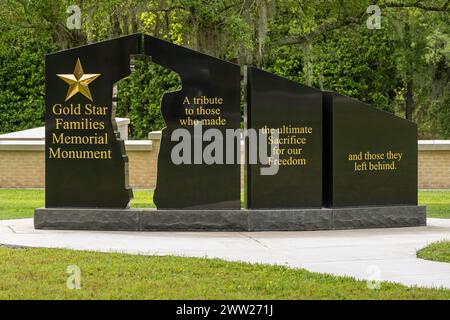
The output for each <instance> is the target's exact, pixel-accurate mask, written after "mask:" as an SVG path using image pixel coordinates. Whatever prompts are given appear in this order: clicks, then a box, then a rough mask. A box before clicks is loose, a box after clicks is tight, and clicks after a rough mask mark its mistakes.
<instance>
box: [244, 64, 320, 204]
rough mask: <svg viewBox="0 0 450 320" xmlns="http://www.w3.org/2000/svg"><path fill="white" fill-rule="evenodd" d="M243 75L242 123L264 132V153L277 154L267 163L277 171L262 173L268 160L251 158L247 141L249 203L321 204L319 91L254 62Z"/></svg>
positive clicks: (247, 192)
mask: <svg viewBox="0 0 450 320" xmlns="http://www.w3.org/2000/svg"><path fill="white" fill-rule="evenodd" d="M246 80H247V99H246V100H247V108H246V123H247V125H246V127H247V128H248V129H254V130H255V131H256V132H258V133H263V134H266V135H267V151H268V154H269V155H278V159H276V158H274V157H270V158H269V163H268V164H269V165H273V164H275V165H277V166H278V172H277V173H276V174H274V175H263V174H262V173H261V168H262V167H266V166H267V165H263V164H261V162H260V161H258V162H257V163H249V162H251V159H250V156H249V154H250V153H251V150H250V147H251V146H250V145H249V143H247V147H246V152H247V172H246V179H247V191H246V199H247V207H248V208H258V209H263V208H314V207H316V208H320V207H322V92H321V91H320V90H317V89H314V88H311V87H307V86H304V85H301V84H298V83H295V82H293V81H290V80H288V79H285V78H282V77H279V76H276V75H274V74H271V73H269V72H265V71H263V70H260V69H258V68H254V67H247V72H246ZM272 132H275V133H277V134H278V139H277V138H276V137H274V136H273V134H272ZM258 136H259V137H260V139H261V138H262V137H261V136H260V135H258ZM249 139H250V138H249ZM253 145H255V142H253ZM258 146H259V143H258Z"/></svg>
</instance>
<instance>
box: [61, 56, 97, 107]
mask: <svg viewBox="0 0 450 320" xmlns="http://www.w3.org/2000/svg"><path fill="white" fill-rule="evenodd" d="M57 76H58V77H59V78H61V79H62V80H64V81H65V82H67V83H68V84H69V90H68V91H67V96H66V101H67V100H69V99H70V98H72V97H73V96H74V95H76V94H77V93H78V92H79V93H81V94H82V95H83V96H85V97H86V98H88V99H89V100H91V101H92V96H91V91H89V87H88V84H89V83H91V82H92V81H94V80H95V79H97V78H98V77H99V76H100V74H85V73H84V72H83V67H82V66H81V62H80V58H78V60H77V63H76V65H75V70H74V71H73V74H57Z"/></svg>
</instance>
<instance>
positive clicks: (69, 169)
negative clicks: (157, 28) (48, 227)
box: [45, 34, 141, 208]
mask: <svg viewBox="0 0 450 320" xmlns="http://www.w3.org/2000/svg"><path fill="white" fill-rule="evenodd" d="M140 43H141V35H140V34H135V35H130V36H126V37H121V38H117V39H114V40H108V41H104V42H99V43H96V44H90V45H86V46H82V47H78V48H74V49H70V50H65V51H60V52H56V53H52V54H48V55H47V56H46V65H45V72H46V74H45V76H46V111H45V134H46V137H45V187H46V193H45V204H46V207H47V208H55V207H78V208H86V207H90V208H126V207H127V206H128V204H129V202H130V199H131V198H132V190H131V189H130V187H129V186H128V158H127V156H126V153H125V146H124V142H123V140H121V139H120V137H119V133H118V129H117V124H116V122H115V105H114V103H113V88H114V85H115V83H116V82H118V81H119V80H121V79H123V78H125V77H127V76H128V75H129V74H130V55H132V54H138V53H139V52H140Z"/></svg>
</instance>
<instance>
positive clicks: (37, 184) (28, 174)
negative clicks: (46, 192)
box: [0, 150, 45, 188]
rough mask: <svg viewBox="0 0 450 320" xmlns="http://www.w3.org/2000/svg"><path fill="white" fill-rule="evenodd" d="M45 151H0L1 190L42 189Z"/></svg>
mask: <svg viewBox="0 0 450 320" xmlns="http://www.w3.org/2000/svg"><path fill="white" fill-rule="evenodd" d="M44 179H45V175H44V150H42V151H40V150H31V151H19V150H17V151H16V150H7V151H3V150H0V188H42V187H43V186H44Z"/></svg>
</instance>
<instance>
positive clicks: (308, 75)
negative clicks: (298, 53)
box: [302, 40, 313, 86]
mask: <svg viewBox="0 0 450 320" xmlns="http://www.w3.org/2000/svg"><path fill="white" fill-rule="evenodd" d="M302 47H303V50H302V51H303V52H302V53H303V74H304V76H305V84H306V85H307V86H312V83H313V69H312V67H313V59H312V41H311V40H308V41H305V42H304V43H303V45H302Z"/></svg>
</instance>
